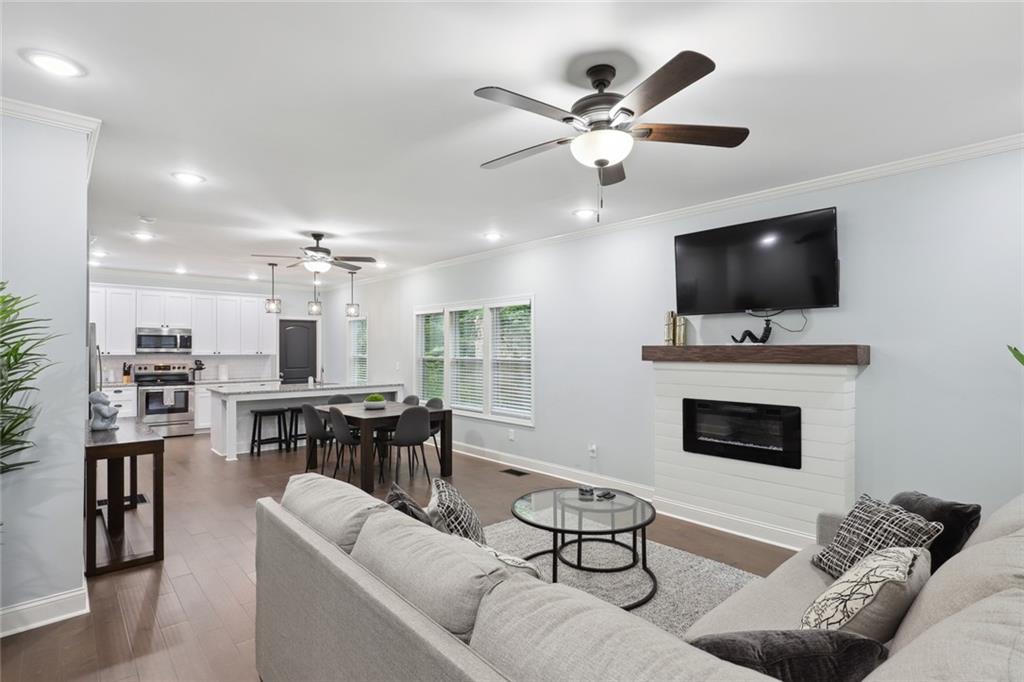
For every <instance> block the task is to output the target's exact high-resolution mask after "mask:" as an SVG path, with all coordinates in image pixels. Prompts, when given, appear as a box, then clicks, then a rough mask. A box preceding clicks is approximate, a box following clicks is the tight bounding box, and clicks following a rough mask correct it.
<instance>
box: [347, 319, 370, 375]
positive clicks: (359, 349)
mask: <svg viewBox="0 0 1024 682" xmlns="http://www.w3.org/2000/svg"><path fill="white" fill-rule="evenodd" d="M348 348H349V351H348V378H349V381H351V382H352V383H353V384H355V385H363V384H365V383H366V318H360V319H355V320H349V321H348Z"/></svg>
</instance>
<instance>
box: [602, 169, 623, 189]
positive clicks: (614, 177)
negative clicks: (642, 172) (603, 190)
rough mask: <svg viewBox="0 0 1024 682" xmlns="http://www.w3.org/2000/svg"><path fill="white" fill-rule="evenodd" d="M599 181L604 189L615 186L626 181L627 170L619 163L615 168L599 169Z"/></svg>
mask: <svg viewBox="0 0 1024 682" xmlns="http://www.w3.org/2000/svg"><path fill="white" fill-rule="evenodd" d="M597 179H598V180H599V181H600V182H601V186H602V187H607V186H608V185H614V184H615V183H617V182H622V181H623V180H625V179H626V169H625V168H623V167H622V164H621V163H617V164H615V165H614V166H607V167H605V168H598V169H597Z"/></svg>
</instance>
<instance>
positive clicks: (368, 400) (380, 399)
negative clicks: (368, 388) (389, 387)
mask: <svg viewBox="0 0 1024 682" xmlns="http://www.w3.org/2000/svg"><path fill="white" fill-rule="evenodd" d="M387 404H388V401H387V400H385V399H384V396H382V395H381V394H380V393H371V394H370V395H368V396H366V397H365V398H364V399H363V407H365V408H366V409H368V410H383V409H384V408H385V407H387Z"/></svg>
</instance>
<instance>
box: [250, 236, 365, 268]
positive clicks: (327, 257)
mask: <svg viewBox="0 0 1024 682" xmlns="http://www.w3.org/2000/svg"><path fill="white" fill-rule="evenodd" d="M309 236H310V237H312V238H313V241H315V242H316V244H314V245H313V246H304V247H302V255H301V256H271V255H268V254H265V253H253V254H250V255H251V256H253V257H254V258H279V259H288V258H293V259H295V262H294V263H292V264H291V265H289V266H288V267H289V268H294V267H295V266H296V265H300V264H301V265H302V267H304V268H306V269H307V270H309V271H310V272H327V271H328V270H330V269H331V267H336V268H342V269H343V270H348V271H349V272H357V271H359V270H360V269H361V268H360V267H359V266H358V265H352V263H376V262H377V259H376V258H372V257H370V256H334V257H331V250H330V249H328V248H327V247H326V246H320V241H321V240H322V239H323V238H324V233H323V232H313V233H312V234H310V235H309Z"/></svg>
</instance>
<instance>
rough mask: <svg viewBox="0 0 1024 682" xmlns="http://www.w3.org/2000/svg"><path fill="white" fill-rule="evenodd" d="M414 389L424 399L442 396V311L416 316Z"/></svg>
mask: <svg viewBox="0 0 1024 682" xmlns="http://www.w3.org/2000/svg"><path fill="white" fill-rule="evenodd" d="M416 390H417V391H418V392H419V395H420V397H421V398H423V399H424V400H430V399H431V398H444V312H443V311H439V312H430V313H421V314H419V315H417V316H416Z"/></svg>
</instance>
